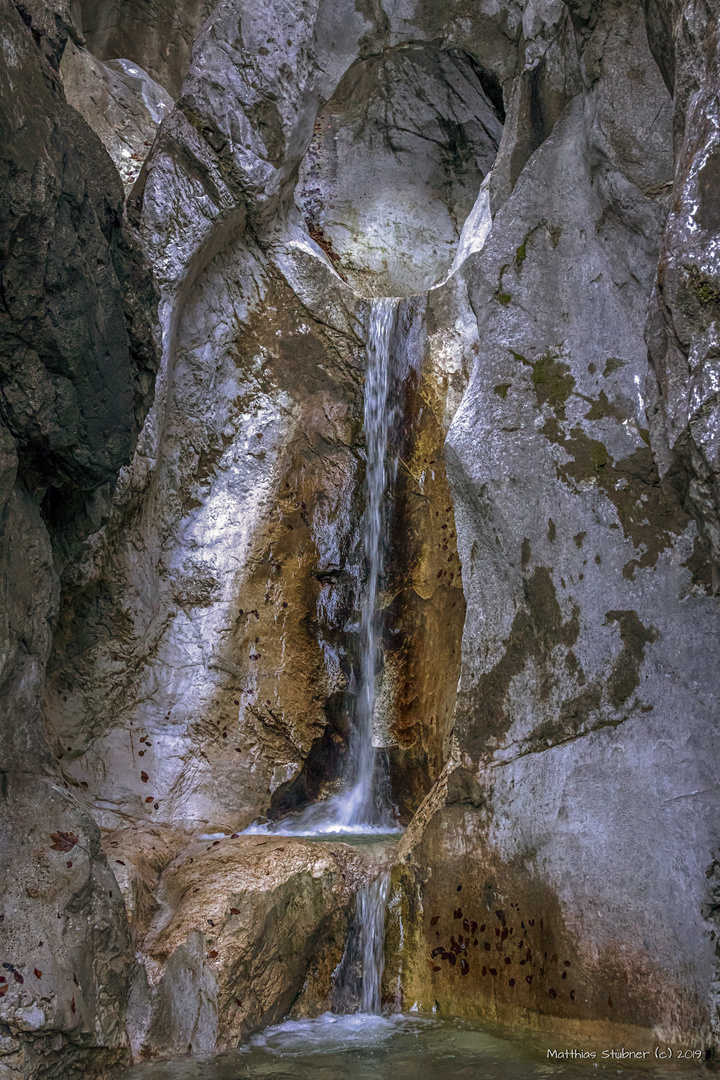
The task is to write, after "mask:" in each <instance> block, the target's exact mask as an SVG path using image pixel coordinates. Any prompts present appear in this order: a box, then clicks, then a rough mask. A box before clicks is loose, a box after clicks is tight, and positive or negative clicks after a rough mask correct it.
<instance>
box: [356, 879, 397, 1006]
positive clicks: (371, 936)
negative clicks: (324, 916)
mask: <svg viewBox="0 0 720 1080" xmlns="http://www.w3.org/2000/svg"><path fill="white" fill-rule="evenodd" d="M389 888H390V871H389V870H384V871H383V872H382V874H380V876H379V877H378V878H376V879H375V881H373V882H372V883H371V884H370V885H366V886H365V888H364V889H361V890H360V892H359V893H358V898H357V918H358V924H359V928H360V933H361V934H362V962H363V971H362V993H361V996H360V1012H363V1013H370V1014H371V1015H373V1016H379V1015H380V1005H381V1001H382V996H381V991H382V977H383V971H384V970H385V912H386V910H387V897H388V890H389Z"/></svg>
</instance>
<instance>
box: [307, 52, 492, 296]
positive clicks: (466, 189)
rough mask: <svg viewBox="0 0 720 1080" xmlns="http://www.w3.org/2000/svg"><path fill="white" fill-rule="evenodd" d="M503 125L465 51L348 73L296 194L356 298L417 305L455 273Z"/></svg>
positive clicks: (399, 57) (396, 59)
mask: <svg viewBox="0 0 720 1080" xmlns="http://www.w3.org/2000/svg"><path fill="white" fill-rule="evenodd" d="M486 91H487V92H486ZM489 95H490V96H489ZM491 98H492V100H491ZM501 118H502V98H501V95H500V94H499V88H496V87H495V86H494V85H493V81H492V79H489V78H488V77H487V75H486V74H485V72H483V71H482V70H481V69H480V68H479V67H478V65H477V64H475V63H474V62H473V61H472V60H471V59H470V57H468V56H467V55H466V54H465V53H462V52H460V51H443V50H441V49H436V48H432V47H427V46H409V47H403V48H401V49H395V50H392V51H388V52H386V53H384V54H383V55H382V56H374V57H371V58H369V59H366V60H358V61H356V63H354V64H353V65H352V67H351V68H350V69H349V70H348V71H347V73H346V74H345V76H344V78H343V79H342V81H341V83H340V85H339V86H338V88H337V90H336V91H335V93H334V94H333V96H332V98H331V99H330V100H329V101H328V103H327V104H326V106H325V107H324V109H323V110H322V112H321V113H320V114H319V116H318V118H317V121H316V124H315V132H314V136H313V140H312V143H311V145H310V148H309V150H308V152H307V154H306V156H305V158H304V160H303V162H302V165H301V168H300V175H299V180H298V184H297V188H296V193H295V197H296V201H297V203H298V205H299V207H300V209H301V211H302V213H303V216H304V218H305V221H306V222H307V225H308V229H309V231H310V233H311V235H312V236H313V237H314V239H315V240H316V241H317V242H318V243H319V244H320V245H321V246H322V247H323V248H324V250H325V251H326V252H327V254H328V255H329V257H330V258H331V259H332V261H333V263H334V265H335V267H336V269H337V270H338V272H339V273H341V274H342V275H343V277H344V278H345V279H346V280H347V282H348V283H349V284H350V285H351V286H352V287H353V288H354V289H355V290H356V291H357V292H359V293H361V294H362V295H365V296H383V295H384V296H409V295H412V294H413V293H419V292H423V291H424V290H426V289H428V288H430V287H432V286H433V285H434V284H436V283H437V282H438V281H439V280H441V279H442V277H443V276H444V275H445V274H446V273H447V271H448V270H449V269H450V267H451V265H452V262H453V258H454V256H455V251H456V249H457V243H458V240H459V238H460V234H461V232H462V227H463V224H464V222H465V219H466V218H467V216H468V214H469V213H470V211H471V209H472V207H473V204H474V202H475V200H476V198H477V195H478V192H479V190H480V185H481V183H482V181H483V178H484V177H485V176H486V174H487V173H488V171H489V169H490V168H491V167H492V164H493V161H494V160H495V156H496V154H497V150H498V145H499V143H500V137H501V135H502V119H501Z"/></svg>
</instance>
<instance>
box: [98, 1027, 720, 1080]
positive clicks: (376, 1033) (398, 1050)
mask: <svg viewBox="0 0 720 1080" xmlns="http://www.w3.org/2000/svg"><path fill="white" fill-rule="evenodd" d="M547 1045H548V1046H552V1047H553V1048H554V1049H562V1047H561V1044H560V1043H558V1042H557V1040H552V1042H551V1043H548V1044H547ZM568 1048H571V1045H569V1046H568ZM616 1049H620V1048H616ZM626 1049H628V1050H631V1049H632V1047H626ZM546 1054H547V1048H543V1044H542V1042H538V1041H537V1039H536V1038H534V1039H533V1040H532V1042H528V1041H527V1039H525V1040H523V1039H516V1038H514V1037H510V1038H508V1037H504V1036H501V1035H498V1034H497V1033H496V1032H495V1031H491V1030H488V1029H487V1028H482V1027H479V1026H478V1025H476V1024H471V1023H469V1022H466V1021H463V1020H440V1019H438V1018H435V1017H433V1018H425V1017H419V1016H414V1015H407V1014H406V1015H394V1016H367V1015H363V1014H355V1015H351V1016H335V1015H333V1014H331V1013H325V1014H324V1015H323V1016H319V1017H317V1018H316V1019H314V1020H287V1021H285V1022H284V1023H282V1024H277V1025H275V1026H274V1027H270V1028H267V1029H266V1030H265V1031H263V1032H261V1033H260V1034H259V1035H256V1036H254V1037H253V1038H252V1039H251V1040H250V1042H249V1043H248V1044H247V1045H246V1046H243V1047H242V1048H241V1049H240V1050H238V1051H235V1052H233V1053H226V1054H221V1055H219V1056H216V1057H212V1058H197V1057H196V1058H181V1059H175V1060H171V1061H163V1062H153V1063H148V1064H146V1065H140V1066H136V1067H135V1068H133V1069H130V1070H128V1071H126V1072H124V1073H122V1076H121V1078H118V1080H591V1078H592V1077H599V1076H603V1077H605V1078H606V1080H609V1078H610V1077H613V1078H614V1077H618V1076H621V1077H622V1078H623V1080H700V1078H701V1077H702V1078H704V1080H708V1077H709V1076H710V1075H711V1074H710V1073H708V1071H707V1070H706V1069H705V1067H704V1066H703V1065H702V1064H700V1063H698V1064H697V1065H695V1066H690V1067H687V1068H683V1069H681V1070H680V1069H678V1068H676V1067H673V1065H672V1064H671V1065H669V1066H667V1065H665V1066H663V1067H656V1063H655V1062H654V1061H648V1063H647V1066H648V1067H642V1066H640V1067H638V1065H637V1064H619V1063H618V1061H613V1060H612V1059H608V1060H602V1059H601V1056H600V1053H599V1052H598V1056H597V1059H596V1060H595V1061H592V1060H590V1061H587V1060H583V1061H577V1060H574V1061H572V1060H570V1061H566V1060H553V1059H548V1058H547V1056H546Z"/></svg>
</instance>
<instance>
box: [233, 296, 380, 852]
mask: <svg viewBox="0 0 720 1080" xmlns="http://www.w3.org/2000/svg"><path fill="white" fill-rule="evenodd" d="M399 304H400V301H399V299H397V298H396V297H391V296H390V297H380V298H378V299H375V300H373V301H372V303H371V307H370V318H369V325H368V336H367V351H366V355H367V364H366V370H365V411H364V428H365V446H366V469H365V489H366V495H365V514H364V516H363V525H362V541H363V560H364V564H365V572H366V581H365V586H364V589H363V593H362V598H361V603H360V690H359V694H358V697H357V706H356V709H355V717H354V723H353V724H351V727H350V736H349V740H348V742H349V745H348V753H347V759H346V765H345V770H344V776H343V778H342V783H341V788H340V791H339V792H338V793H337V794H336V795H333V796H332V797H331V798H329V799H327V800H325V801H324V802H321V803H316V804H315V805H312V806H308V807H306V808H305V810H303V812H302V813H301V814H299V815H298V816H297V817H296V818H294V819H292V820H289V821H280V822H278V823H274V824H267V825H260V826H257V825H255V826H252V825H251V826H250V828H248V829H246V830H245V831H246V832H272V833H284V834H286V835H295V836H297V835H322V834H331V833H337V832H341V833H357V832H394V831H396V829H397V826H396V822H395V820H394V817H393V813H392V806H391V803H390V793H389V788H390V784H389V777H388V775H387V766H386V762H385V759H384V756H383V755H380V754H378V751H377V747H376V746H375V745H374V739H373V732H374V727H375V702H376V690H377V687H376V684H377V679H378V666H379V665H378V661H379V651H380V641H381V624H380V615H379V612H378V593H379V590H380V586H381V582H382V573H383V543H384V540H385V531H386V529H385V526H386V514H385V502H386V498H385V496H386V493H387V488H388V482H389V480H390V479H392V477H393V476H394V473H395V470H394V467H391V464H390V457H389V454H388V439H389V435H390V432H391V430H392V422H393V418H394V414H395V407H394V403H393V401H392V400H391V385H392V378H391V375H392V370H391V369H392V363H391V361H392V356H391V349H390V346H391V339H392V333H393V329H394V327H395V321H396V319H397V312H398V307H399Z"/></svg>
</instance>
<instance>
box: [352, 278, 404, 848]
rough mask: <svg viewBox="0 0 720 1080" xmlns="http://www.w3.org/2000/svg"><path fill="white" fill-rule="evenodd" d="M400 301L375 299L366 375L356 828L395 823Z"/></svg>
mask: <svg viewBox="0 0 720 1080" xmlns="http://www.w3.org/2000/svg"><path fill="white" fill-rule="evenodd" d="M399 303H400V301H399V300H398V299H396V298H395V297H388V296H385V297H380V298H378V299H375V300H373V301H372V305H371V308H370V321H369V326H368V341H367V368H366V373H365V413H364V427H365V444H366V455H367V463H366V470H365V489H366V503H365V516H364V519H363V555H364V561H365V566H366V572H367V582H366V585H365V589H364V594H363V599H362V606H361V626H360V647H361V654H360V693H359V695H358V701H357V709H356V715H355V724H354V727H353V729H352V732H351V736H350V746H349V753H348V762H347V767H346V772H345V791H344V792H343V793H341V794H340V795H339V797H338V800H337V820H338V824H339V825H341V826H343V827H345V828H347V827H352V826H358V825H359V826H368V825H370V826H380V827H386V828H392V827H393V825H394V821H393V816H392V809H391V806H390V798H389V791H388V788H389V784H388V778H387V775H386V771H385V769H384V763H383V762H382V761H381V760H379V756H378V753H377V747H376V746H375V739H374V733H375V707H376V700H377V681H378V661H379V649H380V616H379V612H378V591H379V588H380V584H381V580H382V572H383V565H384V557H383V541H384V535H385V525H386V514H385V502H386V498H385V496H386V493H387V486H388V479H389V474H390V471H391V470H390V465H389V455H388V435H389V432H390V430H391V427H392V418H393V412H394V408H393V405H392V403H391V401H390V385H391V352H390V344H391V338H392V332H393V329H394V327H395V322H396V320H397V313H398V306H399Z"/></svg>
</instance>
